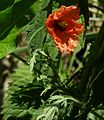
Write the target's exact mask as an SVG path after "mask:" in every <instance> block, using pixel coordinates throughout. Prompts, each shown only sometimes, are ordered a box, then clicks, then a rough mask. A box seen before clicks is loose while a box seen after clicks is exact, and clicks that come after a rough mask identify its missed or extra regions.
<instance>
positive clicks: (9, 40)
mask: <svg viewBox="0 0 104 120" xmlns="http://www.w3.org/2000/svg"><path fill="white" fill-rule="evenodd" d="M18 32H19V31H18V29H17V28H16V27H14V28H13V29H12V30H11V32H10V34H9V35H8V36H7V37H6V38H5V39H4V40H3V41H0V58H1V57H3V56H5V55H6V54H8V53H10V52H12V51H13V50H15V48H16V44H15V39H16V36H17V34H18Z"/></svg>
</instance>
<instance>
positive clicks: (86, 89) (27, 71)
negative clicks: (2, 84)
mask: <svg viewBox="0 0 104 120" xmlns="http://www.w3.org/2000/svg"><path fill="white" fill-rule="evenodd" d="M88 2H89V1H88V0H78V1H77V0H75V1H71V0H69V1H67V0H66V1H64V0H7V1H5V0H2V1H0V26H1V27H0V57H1V58H2V57H4V56H6V55H7V54H9V53H12V55H14V56H15V57H17V58H18V59H19V60H21V61H22V62H24V63H20V64H18V65H17V66H18V67H17V68H16V69H15V70H14V72H13V73H12V74H10V78H9V79H10V82H9V87H8V90H7V91H6V92H5V97H4V103H3V110H2V114H3V120H67V119H69V120H87V119H88V120H90V119H91V120H94V117H96V118H98V119H99V120H100V119H104V118H103V115H100V114H99V110H101V111H103V110H104V93H103V90H104V88H103V86H104V37H103V35H104V22H103V24H102V26H101V27H100V31H99V32H97V33H92V32H91V33H90V34H89V33H88V34H86V33H83V34H81V35H80V36H79V37H78V41H79V43H78V46H77V47H76V49H75V51H74V52H73V53H72V54H70V55H67V56H62V55H61V53H60V52H59V51H58V50H57V49H56V48H55V45H54V43H53V40H52V38H51V37H50V35H49V34H48V33H47V31H46V28H45V24H44V23H45V20H46V18H47V16H48V15H49V14H50V13H51V12H52V10H55V9H58V8H59V7H60V6H61V5H66V6H68V5H76V4H78V5H79V7H80V10H81V14H82V16H81V18H80V20H79V21H81V22H84V23H85V27H86V28H87V26H88V23H89V17H88V16H89V11H88V7H89V4H88ZM90 2H91V1H90ZM85 3H86V4H85ZM103 3H104V2H103V0H102V1H101V0H99V4H100V7H101V9H102V10H104V4H103ZM102 15H103V13H102ZM83 19H84V21H83ZM20 33H26V36H25V37H26V41H25V42H26V47H25V48H24V46H22V47H21V46H19V43H20V41H21V39H18V36H19V35H20ZM23 51H25V52H28V53H27V56H26V60H25V59H24V57H21V55H20V53H21V52H23ZM92 114H93V115H94V117H93V118H92V117H91V115H92ZM96 118H95V119H96Z"/></svg>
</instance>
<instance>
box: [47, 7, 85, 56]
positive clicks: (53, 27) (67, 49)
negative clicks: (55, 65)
mask: <svg viewBox="0 0 104 120" xmlns="http://www.w3.org/2000/svg"><path fill="white" fill-rule="evenodd" d="M78 19H79V9H78V7H77V6H69V7H65V6H61V8H60V9H58V10H57V11H55V12H53V13H52V14H50V15H49V16H48V18H47V19H46V22H45V24H46V28H47V31H48V32H49V34H50V35H51V37H52V38H53V40H54V43H55V45H56V47H57V48H58V49H59V50H60V51H61V52H62V53H68V54H70V53H71V52H73V51H74V48H75V47H76V46H77V43H78V37H77V36H78V35H79V34H80V33H81V32H82V31H83V30H84V26H83V24H81V23H78V22H77V20H78Z"/></svg>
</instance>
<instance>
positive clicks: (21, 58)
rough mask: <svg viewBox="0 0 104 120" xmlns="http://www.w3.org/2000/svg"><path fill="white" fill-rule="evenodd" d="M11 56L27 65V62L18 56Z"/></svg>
mask: <svg viewBox="0 0 104 120" xmlns="http://www.w3.org/2000/svg"><path fill="white" fill-rule="evenodd" d="M11 55H13V56H14V57H16V58H17V59H19V60H20V61H22V62H23V63H24V64H26V65H28V63H27V61H26V60H24V59H23V58H22V57H20V56H19V55H17V54H15V53H11Z"/></svg>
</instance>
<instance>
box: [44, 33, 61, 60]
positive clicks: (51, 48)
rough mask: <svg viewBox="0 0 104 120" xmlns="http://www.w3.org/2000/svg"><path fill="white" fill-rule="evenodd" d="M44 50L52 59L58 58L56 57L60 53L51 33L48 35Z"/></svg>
mask: <svg viewBox="0 0 104 120" xmlns="http://www.w3.org/2000/svg"><path fill="white" fill-rule="evenodd" d="M44 51H45V52H46V53H47V52H48V54H49V56H50V57H51V59H52V60H54V61H55V60H56V57H57V55H58V52H59V51H58V49H57V48H56V47H55V44H54V42H53V39H52V38H51V36H50V35H47V41H46V43H45V45H44Z"/></svg>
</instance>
